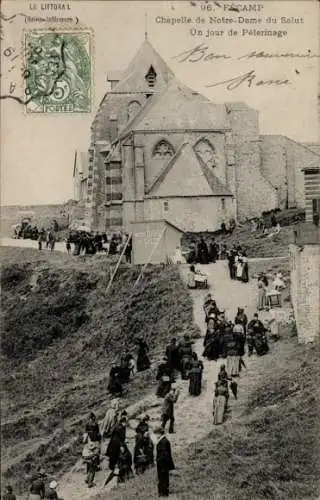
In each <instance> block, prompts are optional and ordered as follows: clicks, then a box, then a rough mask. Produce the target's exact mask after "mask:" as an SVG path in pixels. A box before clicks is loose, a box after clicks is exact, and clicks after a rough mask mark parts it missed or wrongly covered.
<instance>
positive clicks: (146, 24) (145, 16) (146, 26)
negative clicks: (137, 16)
mask: <svg viewBox="0 0 320 500" xmlns="http://www.w3.org/2000/svg"><path fill="white" fill-rule="evenodd" d="M144 39H145V40H148V13H147V12H145V14H144Z"/></svg>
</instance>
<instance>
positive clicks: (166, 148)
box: [152, 139, 174, 158]
mask: <svg viewBox="0 0 320 500" xmlns="http://www.w3.org/2000/svg"><path fill="white" fill-rule="evenodd" d="M173 155H174V149H173V146H171V144H170V142H168V141H166V140H165V139H162V140H161V141H159V142H158V143H157V144H156V145H155V147H154V148H153V152H152V156H153V157H154V158H171V157H172V156H173Z"/></svg>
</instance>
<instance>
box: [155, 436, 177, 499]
mask: <svg viewBox="0 0 320 500" xmlns="http://www.w3.org/2000/svg"><path fill="white" fill-rule="evenodd" d="M159 433H160V437H159V439H158V442H157V474H158V495H159V497H168V496H169V479H170V478H169V473H170V471H171V470H173V469H175V466H174V463H173V459H172V454H171V444H170V441H169V439H168V438H167V437H166V435H165V431H164V429H161V430H160V431H159Z"/></svg>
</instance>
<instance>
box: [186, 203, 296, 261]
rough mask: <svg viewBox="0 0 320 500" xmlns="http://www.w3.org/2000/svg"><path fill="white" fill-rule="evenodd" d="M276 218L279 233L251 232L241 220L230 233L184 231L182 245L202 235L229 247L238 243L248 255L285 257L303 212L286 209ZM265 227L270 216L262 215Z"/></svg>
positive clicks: (247, 225)
mask: <svg viewBox="0 0 320 500" xmlns="http://www.w3.org/2000/svg"><path fill="white" fill-rule="evenodd" d="M276 219H277V221H278V222H279V223H280V225H281V230H280V233H279V234H278V235H276V236H272V237H270V238H269V237H266V236H265V235H263V236H262V235H261V234H260V232H254V233H252V232H251V224H250V222H243V223H242V224H241V225H240V226H237V227H236V229H235V230H234V232H233V233H232V234H230V235H223V234H221V231H216V232H204V233H186V234H185V235H183V238H182V245H183V247H184V248H187V247H188V246H189V245H190V243H193V242H195V241H197V239H198V238H199V237H200V236H203V238H204V239H205V241H207V243H209V242H210V241H211V240H212V238H215V240H216V241H217V242H218V243H221V244H226V245H227V247H228V248H230V247H231V246H232V245H233V244H236V245H238V244H240V245H241V246H242V248H243V249H245V250H246V252H247V255H248V257H266V256H268V257H285V256H287V255H288V245H289V243H292V241H293V231H294V230H295V229H297V227H298V226H299V225H300V224H301V225H303V224H304V222H303V220H304V212H303V211H301V210H298V209H288V210H283V211H282V212H278V213H277V214H276ZM264 222H265V224H266V226H267V227H270V216H265V217H264Z"/></svg>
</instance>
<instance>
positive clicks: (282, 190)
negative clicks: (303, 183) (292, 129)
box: [260, 135, 288, 210]
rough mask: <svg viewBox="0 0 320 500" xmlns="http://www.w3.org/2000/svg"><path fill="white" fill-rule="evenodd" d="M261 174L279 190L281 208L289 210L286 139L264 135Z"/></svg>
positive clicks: (262, 138) (262, 139)
mask: <svg viewBox="0 0 320 500" xmlns="http://www.w3.org/2000/svg"><path fill="white" fill-rule="evenodd" d="M260 151H261V172H262V174H263V176H264V177H265V178H266V179H267V180H268V181H269V182H270V183H271V184H272V186H273V187H275V188H277V191H278V202H279V208H281V210H284V209H286V208H288V181H287V175H288V172H287V154H286V145H285V137H282V136H279V135H262V136H261V142H260Z"/></svg>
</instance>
